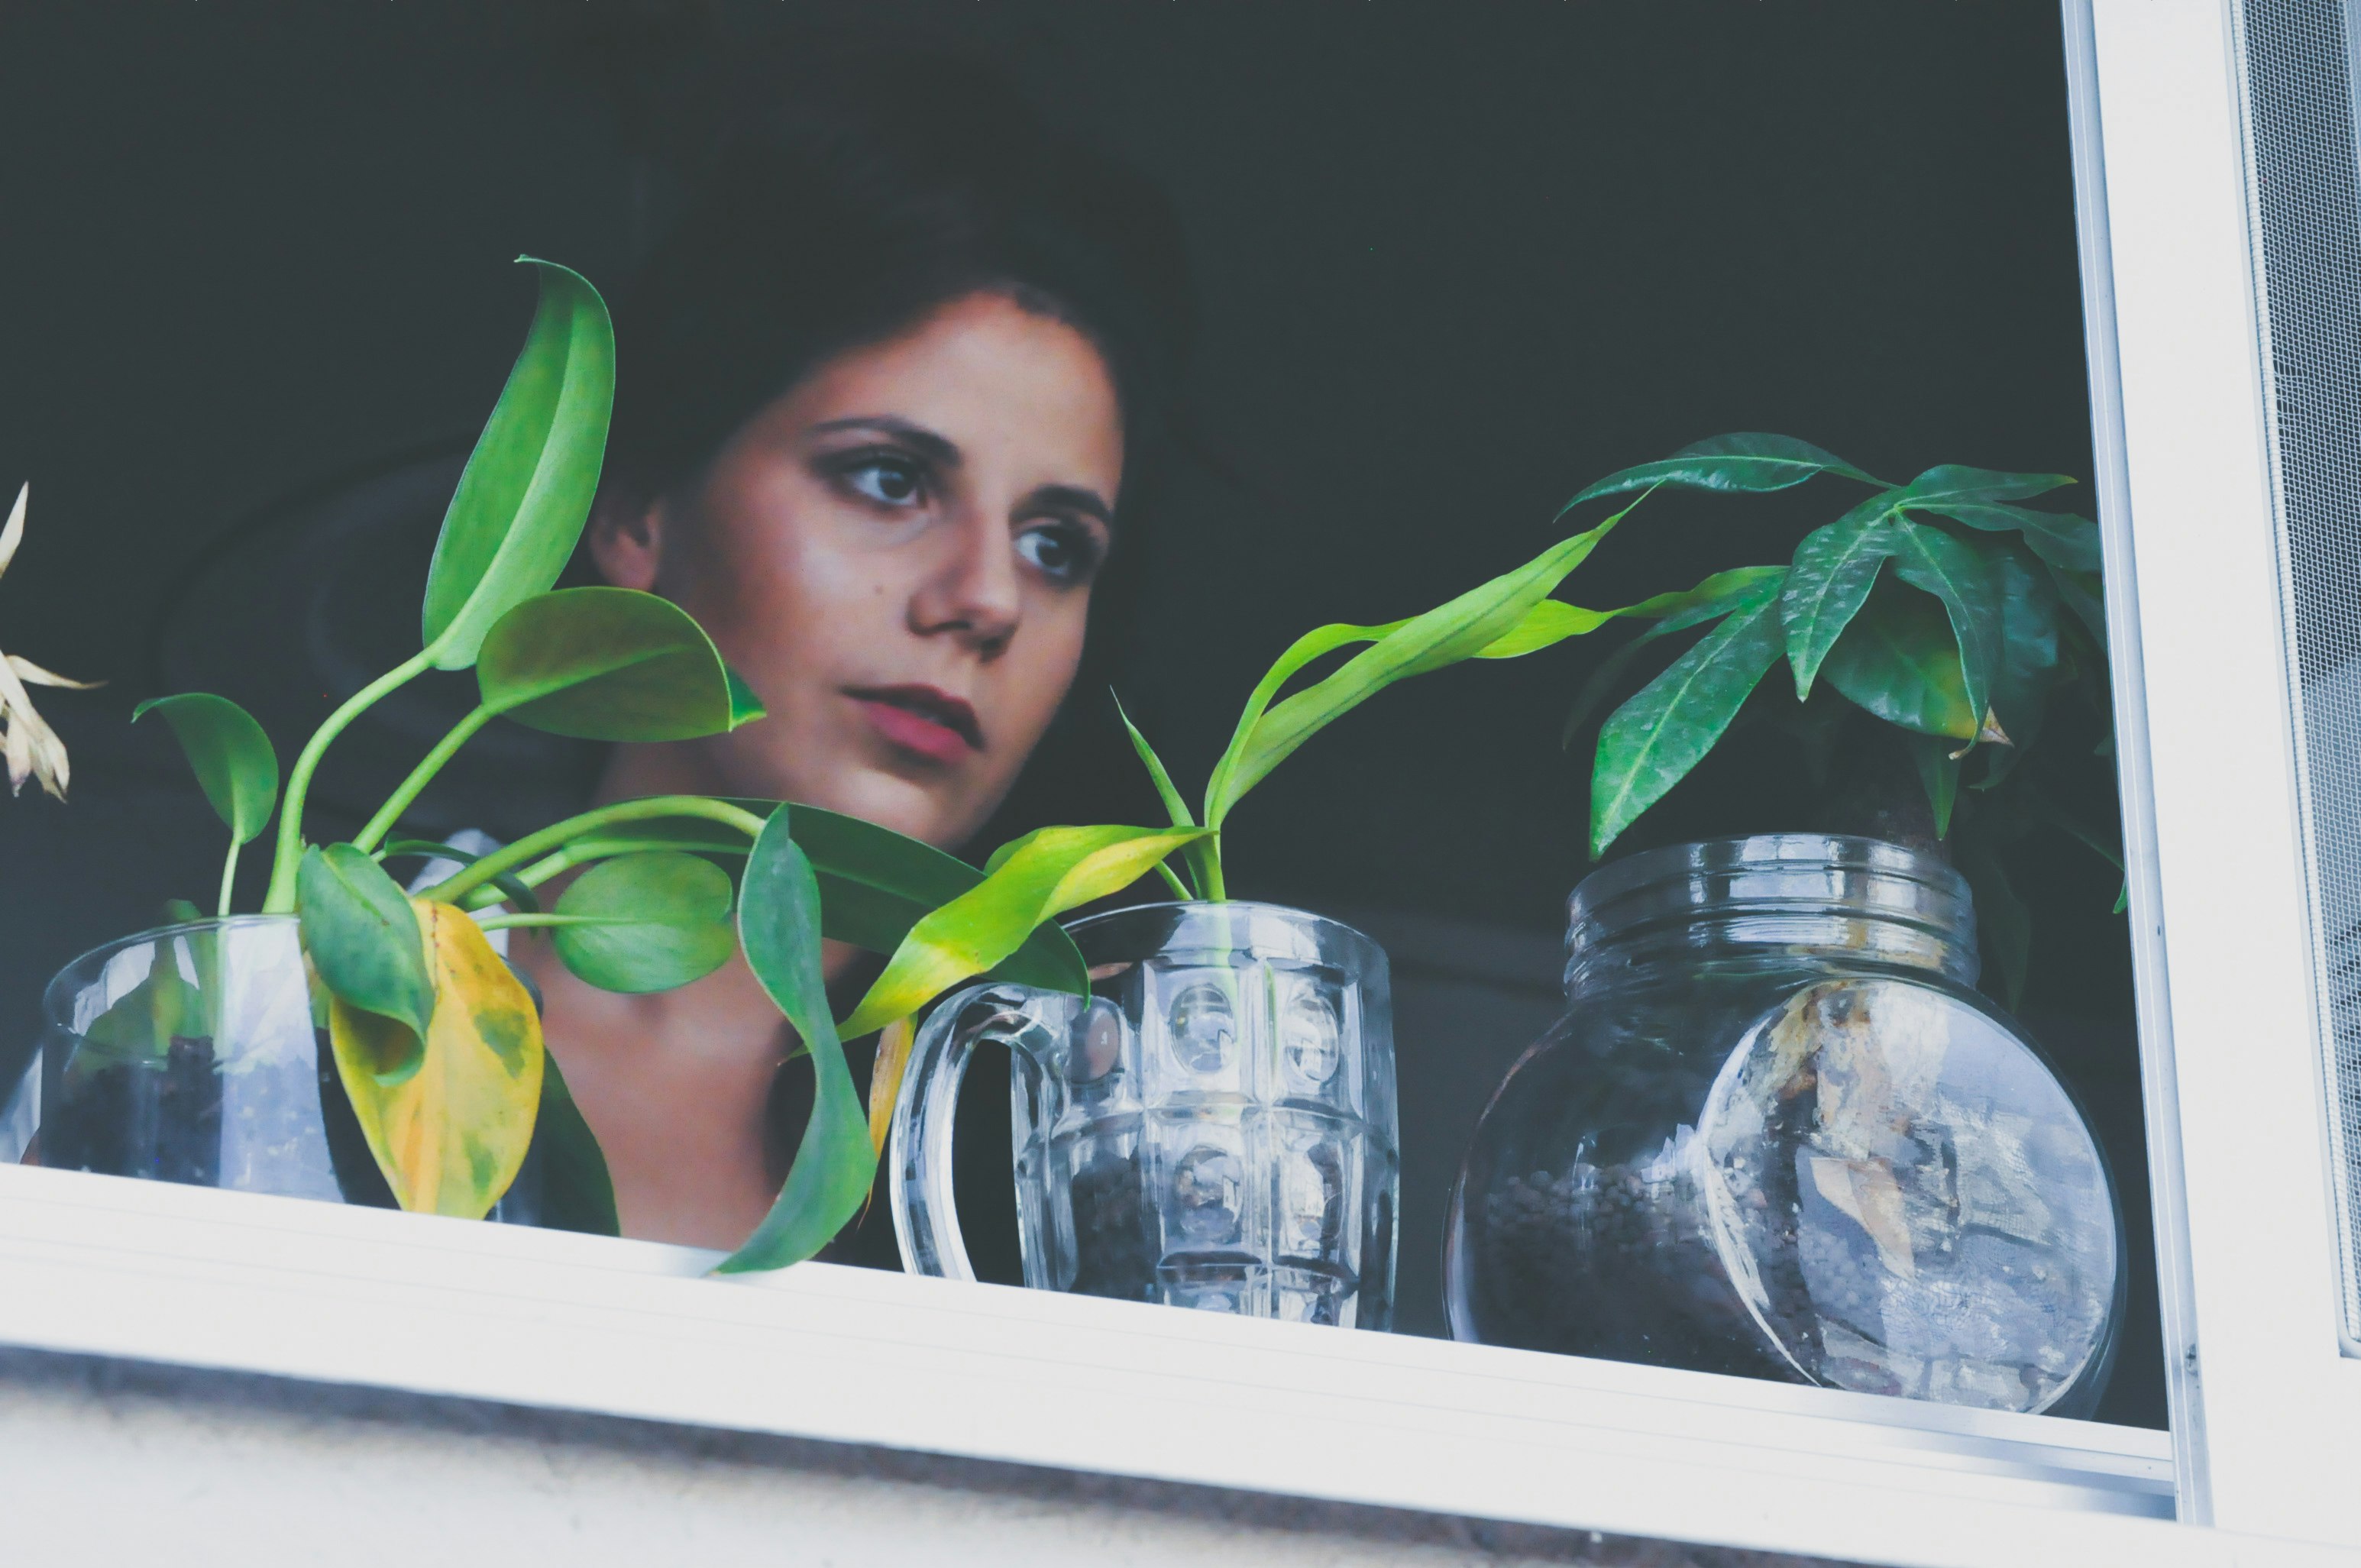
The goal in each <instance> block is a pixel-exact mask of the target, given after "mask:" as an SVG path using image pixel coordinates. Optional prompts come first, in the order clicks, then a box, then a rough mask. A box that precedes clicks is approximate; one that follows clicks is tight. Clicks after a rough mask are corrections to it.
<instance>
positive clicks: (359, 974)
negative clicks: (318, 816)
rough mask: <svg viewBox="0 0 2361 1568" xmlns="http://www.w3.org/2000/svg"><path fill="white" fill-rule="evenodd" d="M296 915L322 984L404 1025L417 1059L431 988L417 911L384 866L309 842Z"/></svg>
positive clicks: (347, 849) (346, 849) (343, 848)
mask: <svg viewBox="0 0 2361 1568" xmlns="http://www.w3.org/2000/svg"><path fill="white" fill-rule="evenodd" d="M295 909H296V913H297V915H298V916H300V917H301V918H302V928H303V951H304V952H305V953H307V954H308V955H310V957H311V959H312V967H313V969H315V970H318V971H319V974H320V981H321V983H322V984H324V985H325V986H326V987H327V988H328V989H329V990H330V991H331V992H335V994H336V995H337V996H338V997H340V998H342V999H343V1000H344V1001H345V1003H346V1004H347V1005H349V1006H353V1007H357V1008H359V1009H360V1010H361V1011H362V1012H364V1013H373V1014H377V1015H378V1016H379V1017H381V1018H390V1019H392V1020H393V1021H394V1022H395V1023H397V1024H401V1025H404V1026H406V1027H407V1028H408V1029H409V1030H410V1031H411V1033H412V1035H414V1036H416V1037H417V1039H416V1044H417V1047H418V1049H419V1051H420V1052H421V1053H422V1054H423V1052H424V1050H425V1042H426V1029H427V1025H428V1023H429V1021H430V1020H431V1019H433V1017H434V981H433V980H432V979H431V978H430V977H429V976H428V974H427V970H426V949H425V940H424V938H423V937H422V936H421V935H420V934H419V929H418V916H417V913H416V912H415V911H414V910H412V908H411V906H410V900H409V899H408V898H407V897H405V896H403V894H402V891H401V888H399V887H397V886H395V885H394V881H393V879H392V878H391V877H390V876H388V875H386V874H385V870H384V868H383V867H381V866H379V864H378V863H377V862H376V861H373V860H371V859H369V858H368V856H367V855H366V854H363V853H362V852H361V851H360V850H356V849H354V848H353V847H352V846H351V845H350V844H330V845H328V846H326V847H325V848H322V847H321V846H319V845H317V844H314V845H313V847H312V848H310V849H309V850H304V851H303V860H302V864H301V865H299V866H298V867H297V868H296V871H295Z"/></svg>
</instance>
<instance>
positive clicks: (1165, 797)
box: [1115, 696, 1197, 828]
mask: <svg viewBox="0 0 2361 1568" xmlns="http://www.w3.org/2000/svg"><path fill="white" fill-rule="evenodd" d="M1115 717H1116V718H1120V719H1122V720H1123V732H1124V733H1125V734H1126V735H1128V736H1130V737H1131V749H1132V751H1134V752H1136V753H1137V755H1138V757H1139V764H1140V766H1142V767H1144V768H1146V769H1147V770H1148V778H1149V779H1150V780H1151V781H1152V782H1153V783H1154V784H1155V785H1156V798H1157V799H1159V800H1160V801H1162V802H1163V803H1164V809H1165V810H1166V811H1168V812H1170V813H1171V814H1172V826H1174V827H1175V828H1194V827H1195V826H1197V819H1196V818H1195V817H1191V816H1190V815H1189V803H1188V802H1187V801H1186V800H1183V799H1182V798H1181V797H1180V791H1179V790H1178V789H1176V788H1174V787H1173V784H1172V775H1171V774H1170V773H1168V772H1166V771H1165V767H1164V759H1163V758H1161V757H1159V756H1158V755H1157V754H1156V748H1155V747H1153V746H1151V745H1149V744H1148V737H1147V736H1145V735H1142V734H1141V733H1140V732H1139V726H1138V725H1137V724H1134V723H1133V722H1132V721H1131V715H1130V714H1128V713H1126V712H1125V711H1124V710H1123V698H1121V697H1119V696H1118V697H1116V698H1115Z"/></svg>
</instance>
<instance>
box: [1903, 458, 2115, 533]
mask: <svg viewBox="0 0 2361 1568" xmlns="http://www.w3.org/2000/svg"><path fill="white" fill-rule="evenodd" d="M2073 482H2074V481H2073V478H2072V477H2070V476H2069V475H2065V474H2003V473H1999V472H1997V471H1995V470H1993V469H1991V468H1971V467H1968V466H1965V465H1964V464H1959V463H1945V464H1943V465H1941V466H1938V467H1933V468H1929V469H1927V471H1926V472H1925V473H1923V474H1921V475H1919V476H1918V477H1916V478H1915V479H1913V480H1911V481H1910V482H1909V483H1908V484H1906V485H1905V486H1903V487H1902V488H1901V489H1900V490H1899V491H1897V492H1895V495H1894V502H1895V504H1896V505H1898V506H1903V507H1922V508H1925V509H1926V510H1929V511H1934V510H1940V509H1942V508H1944V507H1947V506H1950V505H1952V504H1954V503H1956V502H1961V501H2021V500H2023V499H2026V497H2028V496H2037V495H2042V494H2044V493H2046V492H2048V491H2050V490H2054V489H2056V488H2058V487H2059V486H2060V485H2070V484H2072V483H2073ZM2012 526H2014V525H2012Z"/></svg>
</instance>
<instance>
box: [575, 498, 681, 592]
mask: <svg viewBox="0 0 2361 1568" xmlns="http://www.w3.org/2000/svg"><path fill="white" fill-rule="evenodd" d="M664 523H665V517H664V502H663V501H661V500H653V501H645V500H640V499H636V498H634V497H631V496H628V495H621V494H618V493H615V492H612V491H608V490H601V491H599V492H598V500H597V501H596V502H594V503H593V504H592V506H591V508H590V525H589V528H588V530H587V531H586V532H588V534H589V543H590V559H591V562H592V564H594V565H597V567H598V575H599V576H601V577H603V578H605V579H606V580H607V583H608V585H609V587H618V588H637V589H639V590H640V591H641V592H642V593H647V592H652V591H653V589H654V587H655V586H656V575H657V571H658V569H659V568H660V567H661V566H662V565H664Z"/></svg>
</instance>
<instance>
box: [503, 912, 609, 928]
mask: <svg viewBox="0 0 2361 1568" xmlns="http://www.w3.org/2000/svg"><path fill="white" fill-rule="evenodd" d="M476 924H477V925H478V926H480V927H483V928H484V929H485V930H487V931H510V930H514V929H515V928H516V927H520V926H524V927H533V926H612V925H619V924H621V922H619V921H616V920H611V919H609V918H606V917H604V916H595V915H524V914H517V915H486V916H479V917H478V919H477V921H476Z"/></svg>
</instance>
